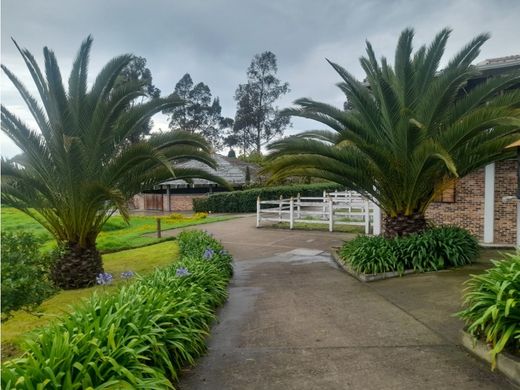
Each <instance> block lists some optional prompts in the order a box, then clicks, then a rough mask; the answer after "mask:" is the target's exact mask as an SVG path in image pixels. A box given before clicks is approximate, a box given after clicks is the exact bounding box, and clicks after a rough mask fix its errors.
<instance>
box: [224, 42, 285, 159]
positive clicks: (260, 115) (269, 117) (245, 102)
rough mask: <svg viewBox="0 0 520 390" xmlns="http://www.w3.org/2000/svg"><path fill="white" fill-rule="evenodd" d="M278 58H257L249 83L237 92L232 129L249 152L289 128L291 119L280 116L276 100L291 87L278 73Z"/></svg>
mask: <svg viewBox="0 0 520 390" xmlns="http://www.w3.org/2000/svg"><path fill="white" fill-rule="evenodd" d="M277 71H278V66H277V64H276V56H275V55H274V54H273V53H272V52H270V51H266V52H263V53H261V54H257V55H255V56H254V58H253V60H252V62H251V65H249V68H248V69H247V83H245V84H240V85H239V86H238V88H237V90H236V92H235V100H236V102H237V112H236V114H235V124H234V126H233V135H234V138H233V139H234V140H236V141H237V142H238V145H239V146H240V147H241V148H242V149H243V151H244V154H245V153H246V151H249V150H251V149H252V148H254V149H255V150H256V152H257V153H261V147H262V145H263V144H264V143H266V142H269V141H270V140H272V139H273V138H274V137H276V136H278V135H282V134H283V132H284V130H285V129H286V128H287V127H288V126H290V119H289V117H288V116H283V115H280V111H279V110H278V108H277V107H276V106H275V102H276V100H278V99H279V98H280V97H281V96H283V95H284V94H286V93H288V92H289V84H288V83H282V82H281V81H280V80H279V79H278V78H277V77H276V73H277Z"/></svg>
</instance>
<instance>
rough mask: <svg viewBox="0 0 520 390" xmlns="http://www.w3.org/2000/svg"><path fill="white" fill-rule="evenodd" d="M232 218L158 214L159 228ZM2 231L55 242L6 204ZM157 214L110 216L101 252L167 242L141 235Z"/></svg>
mask: <svg viewBox="0 0 520 390" xmlns="http://www.w3.org/2000/svg"><path fill="white" fill-rule="evenodd" d="M230 218H232V217H227V216H221V217H212V216H208V217H206V218H203V219H192V220H189V219H188V220H175V219H170V218H166V217H161V229H162V230H167V229H175V228H181V227H186V226H193V225H199V224H205V223H211V222H218V221H225V220H228V219H230ZM1 220H2V231H9V232H13V231H25V232H30V233H33V234H35V235H36V236H38V237H41V238H42V240H43V241H45V244H44V249H51V248H53V247H54V246H55V242H54V240H53V239H52V237H51V235H50V234H49V233H48V232H47V231H46V230H45V229H44V228H43V227H42V226H41V225H39V224H38V223H37V222H36V221H34V220H33V219H32V218H30V217H29V216H27V215H25V214H24V213H22V212H21V211H18V210H16V209H13V208H10V207H2V210H1ZM156 220H157V217H141V216H133V217H131V218H130V223H129V224H128V225H127V224H126V223H125V222H124V221H123V218H121V217H120V216H113V217H111V218H110V219H109V220H108V222H107V223H106V224H105V226H104V227H103V231H102V232H101V234H100V235H99V237H98V239H97V247H98V249H99V250H100V251H102V252H115V251H119V250H123V249H130V248H138V247H142V246H145V245H151V244H154V243H158V242H162V241H167V240H168V238H162V239H157V238H155V237H145V236H143V235H144V234H146V233H153V232H155V231H156Z"/></svg>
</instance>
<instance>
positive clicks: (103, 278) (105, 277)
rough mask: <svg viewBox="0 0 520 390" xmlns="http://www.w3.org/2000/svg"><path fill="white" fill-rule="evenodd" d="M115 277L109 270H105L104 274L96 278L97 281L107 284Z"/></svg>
mask: <svg viewBox="0 0 520 390" xmlns="http://www.w3.org/2000/svg"><path fill="white" fill-rule="evenodd" d="M113 279H114V278H113V277H112V274H109V273H108V272H103V273H102V274H99V275H98V276H97V278H96V283H97V284H99V285H101V286H105V285H108V284H111V283H112V280H113Z"/></svg>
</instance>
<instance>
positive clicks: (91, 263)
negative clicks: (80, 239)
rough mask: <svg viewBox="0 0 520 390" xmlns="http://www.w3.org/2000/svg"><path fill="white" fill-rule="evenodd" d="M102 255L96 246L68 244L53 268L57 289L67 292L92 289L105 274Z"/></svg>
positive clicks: (53, 278)
mask: <svg viewBox="0 0 520 390" xmlns="http://www.w3.org/2000/svg"><path fill="white" fill-rule="evenodd" d="M103 272H104V270H103V262H102V260H101V254H100V253H99V251H98V250H97V249H96V246H95V245H92V246H90V247H87V248H82V247H80V246H79V245H78V244H77V243H73V242H68V243H66V244H65V247H64V250H63V252H62V254H61V255H60V257H59V258H58V259H56V262H55V263H54V266H53V267H52V271H51V276H52V280H53V281H54V283H55V284H56V286H57V287H60V288H63V289H65V290H72V289H76V288H84V287H91V286H94V285H95V284H96V277H97V276H98V275H99V274H101V273H103Z"/></svg>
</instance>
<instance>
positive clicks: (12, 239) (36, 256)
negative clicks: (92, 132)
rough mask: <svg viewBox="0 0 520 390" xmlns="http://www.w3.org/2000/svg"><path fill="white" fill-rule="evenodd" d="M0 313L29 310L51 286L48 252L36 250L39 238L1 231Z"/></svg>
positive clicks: (8, 313) (44, 297)
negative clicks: (0, 310) (0, 284)
mask: <svg viewBox="0 0 520 390" xmlns="http://www.w3.org/2000/svg"><path fill="white" fill-rule="evenodd" d="M1 247H2V250H1V252H2V316H3V318H4V319H6V318H9V316H10V315H11V312H12V311H15V310H20V309H23V310H27V311H33V310H34V309H36V308H37V307H38V306H39V305H40V304H41V303H42V302H43V301H44V300H45V299H46V298H48V297H49V296H51V295H52V294H53V293H54V291H55V289H54V288H53V287H52V283H51V282H50V280H49V268H50V265H51V264H50V263H51V261H52V256H51V255H43V254H42V253H40V247H41V242H40V241H39V240H38V239H37V238H36V237H35V236H33V235H32V234H29V233H23V232H20V233H6V232H3V233H2V246H1Z"/></svg>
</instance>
